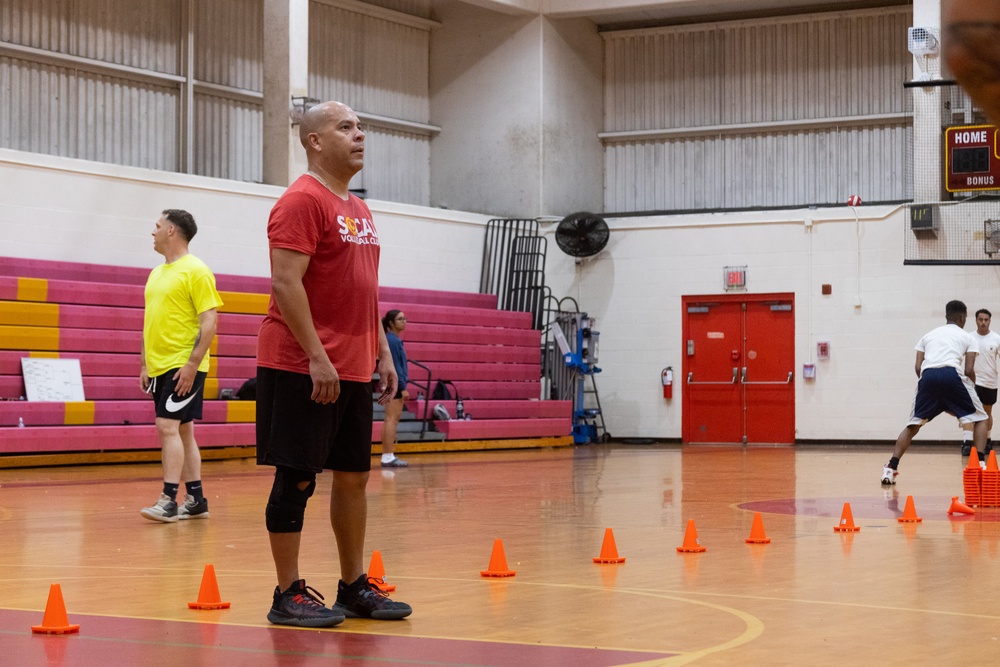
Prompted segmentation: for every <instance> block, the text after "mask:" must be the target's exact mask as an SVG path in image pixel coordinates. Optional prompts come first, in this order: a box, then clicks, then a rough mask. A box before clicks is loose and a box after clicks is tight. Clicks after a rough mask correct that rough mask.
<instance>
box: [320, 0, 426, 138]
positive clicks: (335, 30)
mask: <svg viewBox="0 0 1000 667" xmlns="http://www.w3.org/2000/svg"><path fill="white" fill-rule="evenodd" d="M429 51H430V33H429V32H428V31H427V30H422V29H420V28H414V27H411V26H406V25H402V24H399V23H393V22H392V21H387V20H384V19H381V18H376V17H373V16H366V15H364V14H358V13H356V12H351V11H348V10H346V9H341V8H339V7H331V6H329V5H324V4H321V3H318V2H313V3H310V5H309V90H310V92H311V94H313V96H314V97H319V98H321V99H327V100H339V101H341V102H344V103H345V104H348V105H350V106H351V107H352V108H354V109H355V110H357V111H364V112H367V113H371V114H376V115H379V116H389V117H391V118H399V119H402V120H408V121H414V122H417V123H427V122H429V121H428V117H429V115H430V96H429V93H428V83H429V82H428V67H429V65H428V63H429V57H430V54H429Z"/></svg>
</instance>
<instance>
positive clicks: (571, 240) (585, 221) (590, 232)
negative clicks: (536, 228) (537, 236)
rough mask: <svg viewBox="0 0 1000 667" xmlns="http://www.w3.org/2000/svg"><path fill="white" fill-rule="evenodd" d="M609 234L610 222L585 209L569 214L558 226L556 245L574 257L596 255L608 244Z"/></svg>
mask: <svg viewBox="0 0 1000 667" xmlns="http://www.w3.org/2000/svg"><path fill="white" fill-rule="evenodd" d="M609 236H610V230H609V229H608V223H606V222H605V221H604V219H603V218H600V217H598V216H597V215H595V214H593V213H587V212H585V211H583V212H580V213H573V214H572V215H567V216H566V217H565V218H563V219H562V220H561V221H560V222H559V226H558V227H556V245H558V246H559V249H560V250H562V251H563V252H564V253H566V254H567V255H571V256H573V257H591V256H593V255H596V254H597V253H599V252H601V250H603V249H604V246H606V245H607V244H608V237H609Z"/></svg>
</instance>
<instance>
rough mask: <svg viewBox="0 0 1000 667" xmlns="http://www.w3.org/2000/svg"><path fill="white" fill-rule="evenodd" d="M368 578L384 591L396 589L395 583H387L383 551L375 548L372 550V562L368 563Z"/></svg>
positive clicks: (389, 591) (388, 591)
mask: <svg viewBox="0 0 1000 667" xmlns="http://www.w3.org/2000/svg"><path fill="white" fill-rule="evenodd" d="M368 580H369V581H370V582H372V583H373V584H375V586H376V587H377V588H378V589H379V590H380V591H382V592H383V593H391V592H393V591H394V590H396V585H395V584H387V583H385V566H384V565H382V552H381V551H379V550H377V549H376V550H375V551H373V552H372V562H371V563H370V564H369V565H368Z"/></svg>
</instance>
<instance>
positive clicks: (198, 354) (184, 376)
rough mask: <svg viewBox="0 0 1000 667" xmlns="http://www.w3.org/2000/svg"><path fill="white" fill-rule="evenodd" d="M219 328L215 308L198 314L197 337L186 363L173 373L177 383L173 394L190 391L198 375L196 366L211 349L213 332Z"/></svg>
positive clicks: (182, 393) (217, 312)
mask: <svg viewBox="0 0 1000 667" xmlns="http://www.w3.org/2000/svg"><path fill="white" fill-rule="evenodd" d="M218 326H219V311H218V309H216V308H209V309H208V310H206V311H205V312H203V313H198V335H197V336H195V337H194V348H193V349H192V350H191V356H190V357H188V360H187V363H185V364H184V365H183V366H181V367H180V368H178V369H177V372H176V373H174V378H173V379H174V380H176V381H177V384H176V388H175V389H174V393H176V394H177V395H178V396H184V395H185V394H187V393H188V392H190V391H191V387H193V386H194V378H195V375H197V373H198V366H199V365H200V364H201V360H202V359H204V358H205V355H206V354H208V350H209V348H211V347H212V339H213V338H215V331H216V329H218Z"/></svg>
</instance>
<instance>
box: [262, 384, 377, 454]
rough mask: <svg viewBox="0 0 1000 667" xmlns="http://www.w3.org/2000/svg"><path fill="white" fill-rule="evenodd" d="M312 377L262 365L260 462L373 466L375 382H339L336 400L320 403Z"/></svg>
mask: <svg viewBox="0 0 1000 667" xmlns="http://www.w3.org/2000/svg"><path fill="white" fill-rule="evenodd" d="M311 396H312V378H311V377H309V375H308V374H303V373H292V372H290V371H281V370H276V369H273V368H264V367H263V366H258V367H257V463H258V464H260V465H272V466H282V467H286V468H295V469H298V470H305V471H308V472H315V473H320V472H323V470H337V471H340V472H368V471H369V470H371V467H372V417H373V415H374V409H373V407H372V383H371V382H370V381H368V382H347V381H344V380H341V381H340V396H338V397H337V400H336V401H335V402H333V403H327V404H325V405H323V404H320V403H317V402H316V401H314V400H312V398H310V397H311Z"/></svg>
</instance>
